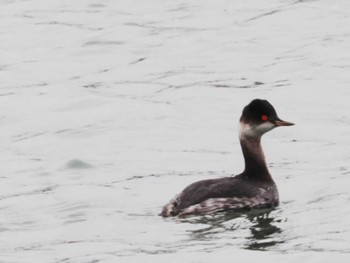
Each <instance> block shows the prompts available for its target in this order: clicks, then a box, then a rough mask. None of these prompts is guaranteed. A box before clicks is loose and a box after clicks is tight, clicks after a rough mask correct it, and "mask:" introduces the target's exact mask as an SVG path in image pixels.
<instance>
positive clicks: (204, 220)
mask: <svg viewBox="0 0 350 263" xmlns="http://www.w3.org/2000/svg"><path fill="white" fill-rule="evenodd" d="M279 212H281V211H280V210H274V209H263V210H250V211H248V212H225V213H220V214H217V215H215V216H199V217H188V218H183V219H181V221H182V222H186V223H193V224H205V227H204V228H201V229H198V230H194V231H191V234H190V235H191V239H195V240H197V241H199V240H201V241H213V240H215V239H219V238H229V239H230V238H231V239H239V240H240V242H239V243H240V244H242V238H244V241H243V248H244V249H249V250H269V249H270V248H273V247H274V246H276V245H277V244H280V243H283V240H282V239H281V235H279V234H281V233H282V229H281V228H280V227H279V226H280V225H281V224H280V223H281V222H282V221H284V220H283V219H281V217H280V213H279ZM242 231H243V233H242ZM231 234H232V235H231ZM237 234H238V235H237ZM242 234H243V236H242ZM228 235H229V236H228ZM237 241H238V240H237ZM225 243H226V244H232V245H234V244H235V243H236V242H234V241H233V242H225Z"/></svg>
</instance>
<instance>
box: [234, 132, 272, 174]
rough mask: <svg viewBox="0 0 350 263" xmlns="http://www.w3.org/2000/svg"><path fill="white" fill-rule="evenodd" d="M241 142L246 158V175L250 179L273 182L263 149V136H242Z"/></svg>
mask: <svg viewBox="0 0 350 263" xmlns="http://www.w3.org/2000/svg"><path fill="white" fill-rule="evenodd" d="M240 142H241V147H242V152H243V156H244V162H245V169H244V172H243V173H244V174H245V175H246V176H248V177H250V178H255V179H260V180H272V178H271V175H270V173H269V170H268V168H267V165H266V161H265V155H264V152H263V149H262V147H261V136H249V135H244V134H241V136H240Z"/></svg>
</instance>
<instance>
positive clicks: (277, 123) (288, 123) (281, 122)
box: [273, 118, 294, 127]
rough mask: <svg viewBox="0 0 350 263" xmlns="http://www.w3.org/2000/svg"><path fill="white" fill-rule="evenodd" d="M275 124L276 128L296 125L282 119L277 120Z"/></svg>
mask: <svg viewBox="0 0 350 263" xmlns="http://www.w3.org/2000/svg"><path fill="white" fill-rule="evenodd" d="M273 123H274V124H275V125H276V127H279V126H292V125H294V123H292V122H289V121H282V120H281V119H280V118H277V119H276V120H275V121H274V122H273Z"/></svg>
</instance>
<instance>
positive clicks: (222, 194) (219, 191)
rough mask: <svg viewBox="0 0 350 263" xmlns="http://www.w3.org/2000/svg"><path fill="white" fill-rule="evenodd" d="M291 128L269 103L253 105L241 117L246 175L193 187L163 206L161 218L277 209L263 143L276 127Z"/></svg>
mask: <svg viewBox="0 0 350 263" xmlns="http://www.w3.org/2000/svg"><path fill="white" fill-rule="evenodd" d="M291 125H294V124H293V123H291V122H287V121H283V120H281V119H280V118H279V117H278V116H277V113H276V111H275V109H274V108H273V106H272V105H271V104H270V103H269V102H268V101H267V100H260V99H255V100H253V101H252V102H250V103H249V104H248V105H247V106H246V107H245V108H244V109H243V112H242V116H241V118H240V131H239V139H240V143H241V147H242V152H243V155H244V162H245V169H244V171H243V173H241V174H239V175H236V176H234V177H224V178H219V179H209V180H202V181H198V182H195V183H192V184H190V185H189V186H187V187H186V188H185V189H184V190H183V191H182V192H181V193H179V194H178V195H176V196H175V197H174V198H173V199H171V200H170V202H169V203H168V204H166V205H165V206H164V207H163V210H162V212H161V213H160V215H161V216H163V217H170V216H186V215H205V214H212V213H215V212H220V211H226V210H242V209H252V208H273V207H275V206H277V205H278V203H279V197H278V190H277V187H276V184H275V182H274V181H273V179H272V177H271V175H270V173H269V170H268V168H267V165H266V161H265V156H264V153H263V150H262V148H261V144H260V140H261V136H262V135H263V134H264V133H266V132H268V131H270V130H272V129H274V128H276V127H279V126H291Z"/></svg>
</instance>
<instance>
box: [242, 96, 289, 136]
mask: <svg viewBox="0 0 350 263" xmlns="http://www.w3.org/2000/svg"><path fill="white" fill-rule="evenodd" d="M240 122H241V125H244V126H245V127H244V132H245V133H247V134H251V135H260V136H261V135H262V134H264V133H265V132H267V131H269V130H272V129H273V128H275V127H278V126H291V125H294V124H293V123H291V122H287V121H282V120H281V119H280V118H279V117H278V116H277V113H276V111H275V109H274V107H273V106H272V105H271V104H270V103H269V102H268V101H267V100H260V99H255V100H253V101H252V102H250V103H249V104H248V105H247V106H245V107H244V109H243V112H242V116H241V119H240Z"/></svg>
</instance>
